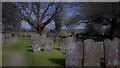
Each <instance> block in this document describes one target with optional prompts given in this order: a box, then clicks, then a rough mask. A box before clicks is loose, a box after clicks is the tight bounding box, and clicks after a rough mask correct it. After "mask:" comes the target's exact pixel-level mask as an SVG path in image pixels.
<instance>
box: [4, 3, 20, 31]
mask: <svg viewBox="0 0 120 68" xmlns="http://www.w3.org/2000/svg"><path fill="white" fill-rule="evenodd" d="M14 6H15V5H14V4H13V3H8V2H3V3H2V25H3V29H7V30H8V29H13V30H14V29H16V30H18V29H20V18H21V17H20V10H19V9H18V8H14Z"/></svg>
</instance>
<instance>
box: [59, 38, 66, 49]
mask: <svg viewBox="0 0 120 68" xmlns="http://www.w3.org/2000/svg"><path fill="white" fill-rule="evenodd" d="M65 49H66V38H62V39H61V42H60V51H65Z"/></svg>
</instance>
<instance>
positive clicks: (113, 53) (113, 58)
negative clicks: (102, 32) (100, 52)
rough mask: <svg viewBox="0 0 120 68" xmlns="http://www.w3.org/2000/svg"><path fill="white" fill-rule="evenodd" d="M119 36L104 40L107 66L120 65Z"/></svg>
mask: <svg viewBox="0 0 120 68" xmlns="http://www.w3.org/2000/svg"><path fill="white" fill-rule="evenodd" d="M118 40H119V39H118V38H115V39H113V40H112V41H111V40H109V39H106V40H104V45H105V59H106V60H105V61H106V66H116V65H118Z"/></svg>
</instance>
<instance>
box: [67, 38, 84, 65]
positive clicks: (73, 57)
mask: <svg viewBox="0 0 120 68" xmlns="http://www.w3.org/2000/svg"><path fill="white" fill-rule="evenodd" d="M82 45H83V43H81V42H79V45H77V44H76V39H75V38H74V37H69V38H67V39H66V66H67V67H68V66H82V60H81V54H80V51H81V46H82Z"/></svg>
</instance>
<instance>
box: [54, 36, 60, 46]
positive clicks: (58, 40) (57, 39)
mask: <svg viewBox="0 0 120 68" xmlns="http://www.w3.org/2000/svg"><path fill="white" fill-rule="evenodd" d="M60 42H61V38H60V37H56V38H55V44H57V45H60Z"/></svg>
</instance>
